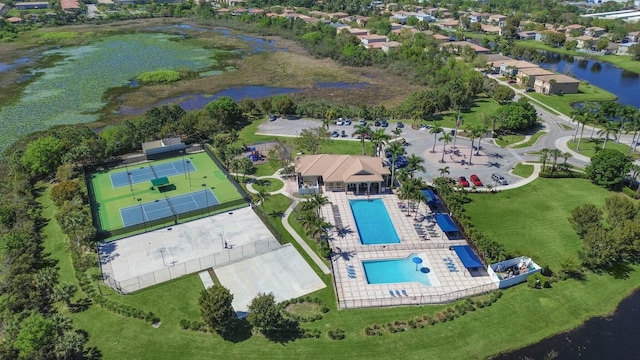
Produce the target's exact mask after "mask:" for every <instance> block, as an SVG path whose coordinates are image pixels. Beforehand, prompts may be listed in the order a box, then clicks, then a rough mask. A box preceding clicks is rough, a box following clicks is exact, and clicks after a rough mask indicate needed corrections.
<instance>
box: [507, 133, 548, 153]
mask: <svg viewBox="0 0 640 360" xmlns="http://www.w3.org/2000/svg"><path fill="white" fill-rule="evenodd" d="M544 134H546V133H545V132H543V131H538V132H537V133H535V134H533V135H532V136H531V138H529V140H527V141H526V142H523V143H522V144H518V145H514V146H513V148H514V149H521V148H526V147H529V146H533V145H534V144H535V143H536V141H538V139H539V138H540V137H541V136H543V135H544Z"/></svg>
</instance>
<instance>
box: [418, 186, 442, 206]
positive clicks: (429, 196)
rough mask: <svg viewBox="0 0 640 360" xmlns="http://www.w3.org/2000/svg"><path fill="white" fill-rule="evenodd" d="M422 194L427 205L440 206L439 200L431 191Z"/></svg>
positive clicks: (424, 191)
mask: <svg viewBox="0 0 640 360" xmlns="http://www.w3.org/2000/svg"><path fill="white" fill-rule="evenodd" d="M422 194H423V195H424V197H425V198H427V205H431V206H438V205H440V200H438V196H437V195H436V193H435V192H433V190H429V189H426V190H422Z"/></svg>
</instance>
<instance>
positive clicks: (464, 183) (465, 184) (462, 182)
mask: <svg viewBox="0 0 640 360" xmlns="http://www.w3.org/2000/svg"><path fill="white" fill-rule="evenodd" d="M458 184H460V185H462V187H469V182H468V181H467V178H466V177H464V176H460V177H459V178H458Z"/></svg>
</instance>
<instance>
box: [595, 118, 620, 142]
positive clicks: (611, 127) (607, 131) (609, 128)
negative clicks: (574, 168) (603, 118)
mask: <svg viewBox="0 0 640 360" xmlns="http://www.w3.org/2000/svg"><path fill="white" fill-rule="evenodd" d="M617 134H618V125H616V124H615V123H613V122H611V121H607V122H605V123H604V127H603V128H602V129H601V130H600V131H598V135H600V136H602V135H604V144H602V148H603V149H606V148H607V141H608V140H609V139H610V138H611V135H613V138H614V139H616V137H617Z"/></svg>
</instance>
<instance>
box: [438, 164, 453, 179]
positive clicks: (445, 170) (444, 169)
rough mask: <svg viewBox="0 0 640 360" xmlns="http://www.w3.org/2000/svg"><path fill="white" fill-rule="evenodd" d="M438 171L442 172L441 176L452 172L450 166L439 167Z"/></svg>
mask: <svg viewBox="0 0 640 360" xmlns="http://www.w3.org/2000/svg"><path fill="white" fill-rule="evenodd" d="M438 173H440V177H441V178H443V177H446V175H449V174H451V172H450V171H449V167H448V166H445V167H443V168H440V169H438Z"/></svg>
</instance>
